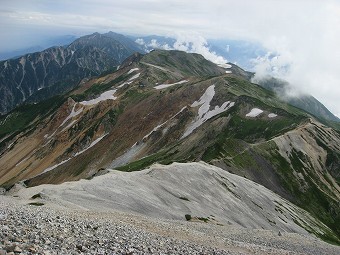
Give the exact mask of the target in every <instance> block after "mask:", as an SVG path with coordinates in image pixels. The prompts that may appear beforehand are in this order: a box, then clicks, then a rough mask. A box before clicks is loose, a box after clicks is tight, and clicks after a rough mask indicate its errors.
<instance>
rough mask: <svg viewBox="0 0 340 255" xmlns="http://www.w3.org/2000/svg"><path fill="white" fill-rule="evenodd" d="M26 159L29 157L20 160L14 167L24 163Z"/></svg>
mask: <svg viewBox="0 0 340 255" xmlns="http://www.w3.org/2000/svg"><path fill="white" fill-rule="evenodd" d="M27 159H29V157H26V158H24V159H23V160H21V161H20V162H18V163H17V164H16V165H15V166H18V165H20V164H21V163H23V162H24V161H26V160H27Z"/></svg>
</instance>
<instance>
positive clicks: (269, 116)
mask: <svg viewBox="0 0 340 255" xmlns="http://www.w3.org/2000/svg"><path fill="white" fill-rule="evenodd" d="M276 117H277V114H275V113H269V114H268V118H276Z"/></svg>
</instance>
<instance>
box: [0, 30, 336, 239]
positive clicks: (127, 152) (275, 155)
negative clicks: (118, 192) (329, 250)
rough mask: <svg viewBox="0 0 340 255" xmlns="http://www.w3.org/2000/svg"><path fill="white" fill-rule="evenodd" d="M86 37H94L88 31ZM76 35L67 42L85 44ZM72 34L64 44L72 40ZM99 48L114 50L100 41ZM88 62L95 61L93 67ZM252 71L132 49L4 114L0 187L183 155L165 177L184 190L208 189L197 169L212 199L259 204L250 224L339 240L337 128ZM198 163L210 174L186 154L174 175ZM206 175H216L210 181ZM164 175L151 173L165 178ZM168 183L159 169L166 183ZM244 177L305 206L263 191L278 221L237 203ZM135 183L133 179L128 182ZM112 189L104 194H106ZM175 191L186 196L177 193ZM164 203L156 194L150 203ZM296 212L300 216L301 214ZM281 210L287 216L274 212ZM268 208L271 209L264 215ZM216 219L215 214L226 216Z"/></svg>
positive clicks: (145, 164) (126, 168) (94, 173)
mask: <svg viewBox="0 0 340 255" xmlns="http://www.w3.org/2000/svg"><path fill="white" fill-rule="evenodd" d="M92 37H96V38H99V37H98V35H96V34H94V35H92ZM81 40H82V39H81ZM81 40H80V41H79V42H77V43H79V44H80V45H82V47H84V48H86V47H87V46H86V43H84V42H81ZM98 40H99V39H98ZM105 40H108V39H106V38H105ZM77 43H74V44H72V45H70V46H69V47H68V48H67V49H69V50H70V51H71V50H74V49H76V48H77V49H78V48H79V47H80V46H78V45H77ZM100 43H101V42H98V45H100ZM105 45H106V44H105ZM72 47H74V48H72ZM105 51H106V52H111V53H110V54H112V52H114V50H113V49H107V48H105ZM102 52H104V50H103V51H102ZM123 52H124V49H123ZM71 54H72V52H71ZM73 54H76V53H75V52H74V53H73ZM126 54H127V53H126ZM118 55H119V54H118ZM91 56H93V55H92V53H91ZM120 56H122V57H121V58H117V60H116V61H117V62H115V63H112V65H111V66H114V65H118V63H119V62H120V61H122V59H123V58H124V57H123V54H122V55H120ZM104 59H105V58H104ZM84 61H85V60H84ZM111 61H112V58H111ZM85 62H86V61H85ZM88 64H89V65H88V66H90V64H92V65H93V68H94V69H95V68H96V67H98V66H100V64H99V63H94V62H91V63H88ZM99 69H100V68H98V69H97V71H98V72H99ZM115 69H117V68H115ZM250 78H251V76H250V75H249V73H247V72H245V71H244V70H242V69H241V68H239V67H237V66H235V65H233V66H231V68H223V67H220V66H218V65H216V64H214V63H212V62H210V61H208V60H206V59H204V58H203V57H202V56H201V55H199V54H193V53H191V54H189V53H185V52H181V51H165V50H154V51H152V52H150V53H148V54H145V55H142V54H140V53H134V54H132V55H131V56H129V57H128V58H126V59H125V60H124V61H123V62H122V63H120V64H119V67H118V69H117V70H114V71H111V72H106V73H102V74H101V75H99V76H96V77H92V78H89V79H88V80H83V82H81V83H77V84H74V85H73V86H72V87H70V88H69V89H71V88H73V89H71V90H70V91H68V92H64V93H63V94H62V95H59V96H57V97H53V98H50V99H49V100H47V101H37V102H36V103H35V104H29V105H25V106H22V107H18V108H16V109H14V110H13V111H11V112H10V113H8V114H6V115H4V116H2V117H1V118H0V146H1V147H0V153H1V158H0V185H1V186H3V187H5V188H6V189H10V188H11V187H12V186H13V185H15V184H16V183H18V182H20V181H21V182H23V183H24V185H26V186H29V187H32V186H37V185H41V184H46V183H49V184H60V183H63V182H66V181H78V180H80V179H92V178H94V179H93V180H90V182H91V181H94V183H96V182H97V181H98V182H101V181H105V177H104V178H100V179H97V178H99V177H96V176H97V175H101V174H105V173H107V172H110V170H108V169H117V170H120V171H126V172H131V171H139V170H142V169H145V168H147V167H150V166H151V165H152V164H153V163H161V164H163V165H164V164H165V165H167V164H170V163H174V162H183V163H184V166H181V167H180V169H181V170H180V171H177V172H176V175H175V177H174V178H175V179H176V178H177V179H178V178H181V177H180V176H183V178H186V179H187V180H190V179H191V177H190V176H191V175H192V182H193V183H192V189H193V190H199V189H200V187H202V189H209V185H201V186H199V185H198V184H197V185H198V186H197V185H196V184H194V183H196V182H197V180H198V179H200V178H203V179H206V180H207V181H209V183H211V185H214V186H216V182H218V183H219V184H220V185H221V187H224V188H223V189H222V188H221V189H219V190H218V192H217V193H216V194H221V192H222V193H223V192H225V194H224V195H216V197H214V195H213V194H214V192H212V193H209V192H208V191H207V192H206V193H207V194H210V195H209V198H210V200H214V199H216V204H215V205H214V206H216V208H217V207H223V206H226V207H228V206H231V205H230V204H228V203H227V202H226V198H225V196H234V197H236V198H238V199H239V200H240V201H243V202H246V203H247V204H246V205H242V208H246V207H249V208H252V207H255V208H258V210H257V212H258V216H257V217H260V216H259V215H262V216H263V218H262V221H260V220H259V221H257V223H256V224H255V223H254V226H256V227H259V226H263V227H265V226H267V227H268V226H269V225H272V226H275V225H276V226H277V228H278V229H285V230H286V231H288V229H290V230H291V231H294V230H293V229H295V230H297V229H299V231H300V232H301V228H302V229H304V230H305V231H308V232H310V233H313V234H315V235H317V236H319V237H321V238H324V239H327V240H329V241H332V242H339V237H340V229H339V226H340V224H339V221H340V206H339V199H340V187H339V183H340V172H339V167H340V133H339V131H338V130H336V129H332V128H330V127H328V126H326V125H325V124H324V123H321V122H320V121H319V120H318V119H317V118H315V117H314V116H313V115H311V114H310V113H308V112H306V111H304V110H301V109H299V108H296V107H294V106H292V105H290V104H287V103H286V102H283V101H281V100H280V99H279V98H278V97H277V95H276V94H275V93H274V92H272V91H269V90H266V89H264V88H263V87H261V86H259V85H256V84H253V83H251V82H250ZM56 87H58V86H56ZM199 161H204V162H206V163H208V164H210V165H214V166H215V167H216V168H218V170H216V169H215V168H211V167H207V168H204V167H203V168H204V171H203V170H202V171H203V172H205V171H207V172H208V173H207V174H202V173H203V172H202V171H201V172H197V174H198V175H197V176H196V172H195V171H194V170H193V169H194V168H195V167H196V168H197V169H199V168H200V169H201V168H202V166H201V165H195V164H194V165H192V163H188V164H189V165H190V167H189V165H187V167H188V169H189V168H190V169H191V170H190V172H188V173H186V174H181V171H183V172H184V171H185V169H186V166H185V163H187V162H199ZM200 164H201V163H200ZM175 165H176V163H175ZM220 171H222V172H223V171H228V172H230V173H233V174H236V175H239V176H242V177H245V178H246V179H249V180H251V181H254V182H255V183H257V184H249V183H250V182H249V183H248V182H247V180H244V179H243V178H241V179H237V183H236V180H235V181H233V180H234V179H233V178H234V177H230V176H229V174H230V173H226V174H228V175H224V174H220V173H221V172H220ZM209 173H211V174H212V175H214V176H217V177H216V178H214V182H213V181H212V179H210V178H212V177H211V176H210V175H209ZM213 173H214V174H213ZM163 175H164V176H166V173H164V174H163ZM163 175H160V176H159V177H157V175H155V178H156V179H157V178H158V179H161V178H168V177H164V176H163ZM124 176H130V175H128V173H127V174H126V175H124ZM131 176H132V175H131ZM202 176H203V177H202ZM208 176H209V177H208ZM110 178H115V177H110ZM117 178H118V177H117ZM119 178H120V177H119ZM122 178H123V177H122ZM124 178H130V177H124ZM131 178H132V177H131ZM141 178H146V179H147V178H148V177H141ZM235 178H236V177H235ZM95 180H97V181H95ZM141 180H144V179H141ZM121 182H122V183H124V180H123V179H122V180H121ZM134 182H138V180H134ZM127 183H128V182H127ZM146 183H148V182H146ZM175 183H176V181H170V179H169V183H168V185H169V187H172V186H171V185H174V184H175ZM233 183H234V184H233ZM241 183H242V185H241ZM91 185H92V184H91ZM95 185H97V184H95ZM98 185H99V186H100V184H98ZM103 185H104V184H103ZM195 185H196V186H195ZM247 185H248V186H249V185H250V186H251V187H254V189H255V187H256V185H259V187H260V185H261V186H264V187H265V188H266V190H267V189H269V190H271V191H273V192H275V193H276V194H277V195H278V196H281V197H282V198H283V199H285V200H289V201H290V202H291V203H294V204H295V206H298V207H300V208H302V209H303V210H302V211H301V212H299V213H297V212H298V209H296V208H294V209H291V208H293V207H292V205H291V204H289V205H288V204H287V205H286V204H285V203H286V202H282V201H284V200H279V198H276V197H275V198H273V196H272V195H270V197H271V199H272V203H274V204H275V202H274V201H277V207H275V206H274V207H273V208H274V209H273V208H272V209H273V210H274V211H276V213H275V215H276V216H275V217H276V220H278V221H280V222H278V221H276V220H273V217H274V216H273V215H274V214H273V213H274V211H273V210H271V209H270V210H269V209H268V208H265V210H264V211H263V212H262V211H261V210H260V209H261V207H265V206H266V203H263V204H261V203H260V202H259V201H260V200H261V199H260V198H259V197H257V198H256V199H255V198H254V199H253V200H252V199H250V200H247V201H246V199H245V197H247V196H251V193H249V194H248V193H247V194H244V193H242V194H241V191H240V190H237V189H238V188H237V187H247ZM253 185H255V186H253ZM135 186H137V185H131V189H133V187H135ZM165 186H167V185H165ZM165 186H164V187H165ZM184 186H188V187H189V188H190V187H191V186H190V181H189V182H188V183H186V184H185V185H184V184H183V185H182V186H181V189H183V187H184ZM250 186H249V187H250ZM264 187H261V188H259V190H261V192H262V193H261V194H268V192H267V191H264ZM138 189H140V188H138ZM169 189H170V190H171V188H169ZM173 189H175V188H174V187H173ZM160 190H164V188H160V189H159V190H158V192H160ZM222 190H223V191H222ZM259 192H260V191H259ZM132 193H133V192H132ZM132 193H131V194H132ZM170 193H171V192H170ZM100 194H102V193H100ZM133 194H135V193H133ZM183 194H184V193H183ZM186 194H187V195H188V196H189V195H190V196H191V195H193V194H194V193H190V192H189V193H186ZM173 195H174V196H175V195H176V196H181V194H177V193H176V194H173ZM82 196H85V197H86V196H87V195H86V194H82ZM114 197H115V196H110V199H112V201H113V202H112V203H113V204H114V203H115V202H114V201H115V200H114V199H115V198H114ZM182 198H183V199H182V200H185V198H187V199H188V200H190V199H192V198H191V197H187V196H186V195H185V194H184V195H183V197H182ZM105 199H107V197H106V198H105ZM129 199H132V198H131V197H130V198H129ZM195 199H196V198H195ZM280 199H281V198H280ZM132 200H133V201H135V202H136V201H139V200H138V199H135V198H134V199H132ZM156 200H157V199H155V201H156ZM117 201H118V200H117ZM126 201H130V200H128V199H127V200H126ZM171 201H172V200H169V203H170V204H171ZM233 201H235V200H233ZM251 201H253V202H254V203H253V205H252V207H251V206H250V204H252V202H251ZM266 201H267V200H266ZM144 202H145V201H144ZM144 202H142V201H140V202H139V203H144ZM116 203H118V202H116ZM136 203H137V202H136ZM176 203H177V202H176ZM287 203H288V201H287ZM280 204H281V205H280ZM271 205H273V204H271ZM162 206H164V203H163V204H162V205H159V208H162ZM256 206H257V207H256ZM275 208H276V209H275ZM267 209H268V210H267ZM192 210H193V209H192ZM304 210H305V211H306V213H307V212H308V215H309V216H308V217H304V216H302V215H304V214H305V211H304ZM179 211H181V210H179ZM189 211H190V210H189ZM181 212H184V211H181ZM199 212H203V211H199ZM289 212H290V213H291V214H290V216H289V220H287V219H288V218H287V219H286V218H285V217H284V216H282V215H288V214H289ZM189 213H190V212H189ZM204 213H205V214H207V213H208V212H207V211H204ZM267 213H270V216H268V217H267V220H266V215H267ZM223 215H224V214H223V213H221V214H219V217H220V218H223V217H224V216H225V215H224V216H223ZM280 215H281V220H279V218H280V217H279V216H280ZM292 215H294V217H293V216H292ZM153 216H154V215H153ZM197 216H204V217H206V216H207V215H197ZM262 216H261V217H262ZM275 217H274V218H275ZM287 217H288V216H287ZM311 219H312V220H311ZM230 220H231V219H229V221H230ZM234 220H235V219H234V218H233V221H234ZM248 220H250V218H249V219H248V218H247V219H246V220H244V221H242V224H240V225H242V226H243V225H245V226H249V227H251V224H249V225H247V223H245V222H248ZM220 221H221V222H222V221H223V222H224V223H225V222H227V221H228V219H227V218H225V219H224V220H221V219H220ZM307 221H308V222H307ZM264 222H266V223H264ZM292 224H295V225H294V226H292ZM281 225H285V227H281ZM278 226H280V227H278Z"/></svg>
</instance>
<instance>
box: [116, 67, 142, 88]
mask: <svg viewBox="0 0 340 255" xmlns="http://www.w3.org/2000/svg"><path fill="white" fill-rule="evenodd" d="M137 69H138V68H137ZM131 70H132V69H131ZM131 70H130V71H131ZM139 76H140V73H137V74H135V75H134V76H132V77H131V78H130V79H129V80H128V81H126V82H124V83H122V84H121V85H119V86H117V88H121V87H124V86H125V85H127V84H131V83H132V82H134V80H136V79H137V78H138V77H139Z"/></svg>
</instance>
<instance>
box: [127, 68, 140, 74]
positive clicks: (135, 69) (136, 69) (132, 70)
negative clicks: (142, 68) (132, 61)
mask: <svg viewBox="0 0 340 255" xmlns="http://www.w3.org/2000/svg"><path fill="white" fill-rule="evenodd" d="M138 70H139V68H138V67H137V68H132V69H130V71H129V72H128V73H127V74H130V73H133V72H134V71H138Z"/></svg>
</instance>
